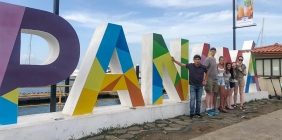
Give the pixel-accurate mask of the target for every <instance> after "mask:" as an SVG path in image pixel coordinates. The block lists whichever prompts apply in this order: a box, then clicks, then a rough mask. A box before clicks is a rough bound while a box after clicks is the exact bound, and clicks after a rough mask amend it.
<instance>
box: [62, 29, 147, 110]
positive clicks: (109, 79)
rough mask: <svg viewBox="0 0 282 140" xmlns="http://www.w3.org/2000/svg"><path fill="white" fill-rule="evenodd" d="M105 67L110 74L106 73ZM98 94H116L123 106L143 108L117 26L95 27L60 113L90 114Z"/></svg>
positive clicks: (122, 33) (137, 86)
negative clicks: (115, 92) (106, 92)
mask: <svg viewBox="0 0 282 140" xmlns="http://www.w3.org/2000/svg"><path fill="white" fill-rule="evenodd" d="M111 58H112V61H111ZM109 64H110V67H111V72H112V73H114V74H106V71H107V69H108V66H109ZM101 91H118V95H119V98H120V101H121V105H123V106H130V107H135V106H144V100H143V97H142V93H141V90H140V85H139V83H138V80H137V76H136V73H135V69H134V66H133V63H132V59H131V56H130V52H129V49H128V46H127V43H126V39H125V36H124V32H123V29H122V27H121V26H119V25H114V24H105V25H101V26H98V27H97V28H96V31H95V33H94V36H93V38H92V41H91V43H90V46H89V48H88V51H87V53H86V56H85V58H84V60H83V62H82V64H81V67H80V70H79V73H78V76H77V77H76V80H75V82H74V84H73V88H72V90H71V92H70V95H69V97H68V100H67V102H66V105H65V107H64V110H63V113H64V114H68V115H82V114H89V113H92V111H93V108H94V105H95V103H96V101H97V97H98V94H99V92H101Z"/></svg>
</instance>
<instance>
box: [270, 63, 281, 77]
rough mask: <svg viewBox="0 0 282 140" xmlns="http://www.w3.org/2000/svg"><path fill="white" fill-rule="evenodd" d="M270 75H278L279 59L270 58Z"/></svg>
mask: <svg viewBox="0 0 282 140" xmlns="http://www.w3.org/2000/svg"><path fill="white" fill-rule="evenodd" d="M272 75H273V76H280V70H279V59H272Z"/></svg>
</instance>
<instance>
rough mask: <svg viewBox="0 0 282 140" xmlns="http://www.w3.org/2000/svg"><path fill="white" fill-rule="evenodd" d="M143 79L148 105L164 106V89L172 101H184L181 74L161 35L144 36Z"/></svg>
mask: <svg viewBox="0 0 282 140" xmlns="http://www.w3.org/2000/svg"><path fill="white" fill-rule="evenodd" d="M141 77H142V78H141V87H142V93H143V96H144V98H145V103H146V104H162V95H163V87H164V88H165V90H166V92H167V94H168V96H169V98H170V99H171V100H174V101H183V100H184V95H183V88H182V82H181V77H180V74H179V73H178V72H177V69H176V67H175V65H174V63H173V62H172V60H171V55H170V54H169V51H168V49H167V46H166V44H165V42H164V40H163V37H162V35H160V34H155V33H153V34H147V35H144V36H143V39H142V71H141Z"/></svg>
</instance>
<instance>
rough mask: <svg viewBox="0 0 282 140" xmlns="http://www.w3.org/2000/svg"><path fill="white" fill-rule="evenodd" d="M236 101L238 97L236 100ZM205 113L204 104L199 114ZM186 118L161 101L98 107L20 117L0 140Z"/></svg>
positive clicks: (250, 96) (51, 137) (179, 108)
mask: <svg viewBox="0 0 282 140" xmlns="http://www.w3.org/2000/svg"><path fill="white" fill-rule="evenodd" d="M238 97H239V96H238ZM263 98H268V92H265V91H262V92H258V93H247V94H245V101H246V102H247V101H250V100H254V99H263ZM204 109H205V100H203V101H202V108H201V110H202V111H204ZM183 114H189V101H183V102H179V103H176V102H173V101H170V100H164V103H163V104H162V105H147V106H145V107H137V108H136V109H130V108H128V107H122V106H120V105H115V106H105V107H97V108H95V110H94V112H93V113H92V114H89V115H81V116H73V117H72V116H67V115H63V114H62V113H61V112H55V113H45V114H37V115H28V116H20V117H19V118H18V124H14V125H5V126H0V134H1V135H0V139H13V140H14V139H15V140H16V139H21V140H30V139H40V140H55V139H60V140H61V139H70V138H73V137H74V138H81V137H83V136H85V135H88V134H90V133H91V132H92V133H97V132H98V130H99V128H108V127H111V126H112V127H115V126H117V125H119V126H130V125H132V124H141V123H144V122H153V121H155V120H157V119H167V118H173V117H176V116H179V115H183Z"/></svg>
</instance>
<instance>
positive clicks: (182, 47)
mask: <svg viewBox="0 0 282 140" xmlns="http://www.w3.org/2000/svg"><path fill="white" fill-rule="evenodd" d="M170 53H171V55H172V56H173V57H174V59H175V60H177V61H179V62H181V63H184V64H188V63H189V60H188V55H189V41H188V40H186V39H175V40H171V41H170ZM175 66H176V69H177V71H178V73H181V82H182V89H183V97H184V100H187V95H188V90H189V85H188V83H189V70H188V69H187V68H184V67H180V66H179V65H177V64H175Z"/></svg>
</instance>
